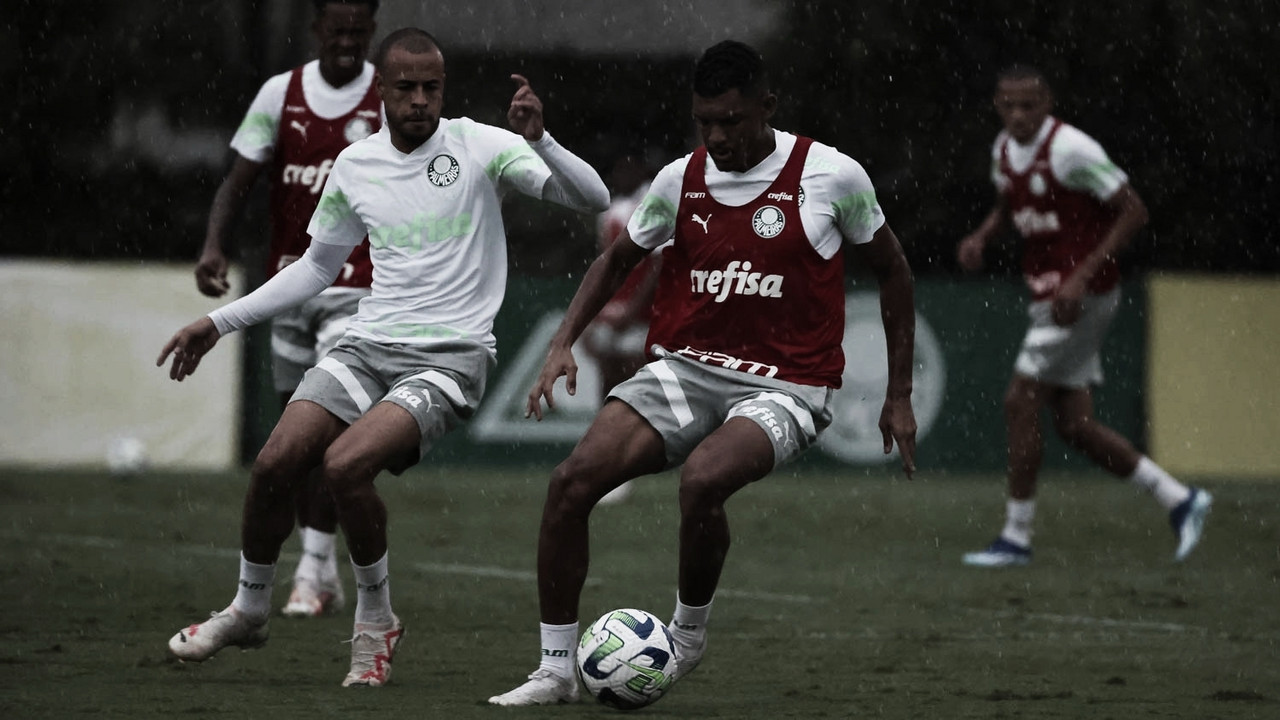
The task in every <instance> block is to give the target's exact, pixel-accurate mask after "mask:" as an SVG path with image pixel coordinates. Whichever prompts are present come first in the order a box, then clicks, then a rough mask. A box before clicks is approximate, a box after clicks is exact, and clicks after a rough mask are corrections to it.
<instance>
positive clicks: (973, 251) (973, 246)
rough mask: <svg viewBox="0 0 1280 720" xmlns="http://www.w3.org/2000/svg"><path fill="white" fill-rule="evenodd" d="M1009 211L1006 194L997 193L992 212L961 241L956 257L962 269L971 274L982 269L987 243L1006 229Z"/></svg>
mask: <svg viewBox="0 0 1280 720" xmlns="http://www.w3.org/2000/svg"><path fill="white" fill-rule="evenodd" d="M1008 210H1009V203H1008V201H1007V200H1006V199H1005V197H1004V193H996V199H995V202H994V203H993V204H992V206H991V211H990V212H988V213H987V216H986V217H985V218H983V220H982V223H981V224H979V225H978V227H977V229H976V230H974V231H973V232H971V233H969V234H968V235H966V236H965V238H964V239H963V240H961V241H960V245H959V247H957V248H956V257H957V259H958V260H959V261H960V267H961V268H963V269H965V270H968V271H969V272H973V271H976V270H981V269H982V266H983V260H982V253H983V252H984V251H985V250H986V249H987V243H988V242H990V241H991V238H993V237H995V235H996V233H998V232H999V231H1000V228H1002V227H1004V220H1005V216H1006V215H1007V214H1008Z"/></svg>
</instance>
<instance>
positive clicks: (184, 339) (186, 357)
mask: <svg viewBox="0 0 1280 720" xmlns="http://www.w3.org/2000/svg"><path fill="white" fill-rule="evenodd" d="M219 337H221V335H220V334H219V333H218V328H217V327H215V326H214V324H213V320H212V319H210V318H209V316H208V315H205V316H204V317H202V318H200V319H199V320H196V321H195V322H193V323H191V324H190V325H188V326H186V327H184V328H182V329H181V330H179V331H178V332H177V333H175V334H174V336H173V337H171V338H169V342H167V343H165V345H164V349H163V350H161V351H160V357H159V358H157V359H156V367H162V366H163V365H164V361H165V360H166V359H168V357H169V354H170V353H172V354H173V365H171V366H170V367H169V377H170V378H171V379H173V380H177V381H178V382H182V381H183V380H184V379H185V378H186V377H187V376H188V375H190V374H192V373H194V372H195V371H196V368H197V367H199V366H200V359H201V358H203V357H204V356H205V355H206V354H207V353H208V352H209V351H210V350H212V349H213V346H214V345H215V344H217V342H218V338H219Z"/></svg>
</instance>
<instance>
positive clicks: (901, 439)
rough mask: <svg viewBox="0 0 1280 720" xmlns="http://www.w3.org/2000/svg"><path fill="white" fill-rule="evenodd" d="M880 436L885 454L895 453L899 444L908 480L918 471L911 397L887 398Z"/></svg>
mask: <svg viewBox="0 0 1280 720" xmlns="http://www.w3.org/2000/svg"><path fill="white" fill-rule="evenodd" d="M880 434H881V435H882V436H883V437H884V454H885V455H888V454H889V453H891V452H893V444H894V443H895V442H896V443H897V444H898V454H899V455H901V456H902V470H903V472H905V473H906V474H907V479H908V480H910V479H911V476H912V475H913V474H914V473H915V471H916V413H915V410H913V409H912V408H911V397H910V396H906V397H896V398H895V397H888V398H885V401H884V407H883V408H882V409H881V410H880Z"/></svg>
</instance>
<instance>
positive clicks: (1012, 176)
mask: <svg viewBox="0 0 1280 720" xmlns="http://www.w3.org/2000/svg"><path fill="white" fill-rule="evenodd" d="M1052 106H1053V97H1052V94H1051V92H1050V90H1049V85H1048V83H1047V82H1046V81H1045V78H1044V76H1043V75H1041V74H1040V72H1038V71H1037V70H1034V69H1032V68H1028V67H1022V66H1018V67H1014V68H1011V69H1009V70H1007V71H1005V72H1003V73H1002V74H1001V75H1000V76H999V78H998V80H997V83H996V94H995V108H996V112H997V113H998V114H999V116H1000V120H1001V122H1002V123H1003V124H1004V129H1003V130H1002V131H1001V132H1000V134H999V136H998V137H997V138H996V142H995V146H994V147H993V149H992V154H991V157H992V180H993V182H994V183H995V186H996V200H995V205H994V207H993V208H992V209H991V212H990V213H989V214H988V215H987V217H986V219H984V220H983V221H982V224H981V225H980V226H979V227H978V228H977V229H976V230H975V231H974V232H973V233H972V234H970V235H969V236H968V237H966V238H964V240H962V241H961V242H960V246H959V260H960V265H961V267H963V268H964V269H966V270H977V269H979V268H981V267H982V254H983V251H984V249H985V248H986V246H987V243H988V242H989V241H990V240H991V238H992V237H994V236H995V235H996V234H997V233H998V232H999V231H1000V230H1001V229H1002V228H1003V227H1005V226H1006V224H1008V225H1012V226H1013V228H1014V230H1015V231H1016V232H1017V234H1018V236H1019V238H1020V240H1021V246H1022V247H1021V250H1022V270H1023V276H1024V277H1025V278H1026V282H1027V287H1028V290H1029V292H1030V295H1031V304H1030V306H1029V308H1028V314H1029V315H1030V318H1031V325H1030V327H1029V328H1028V330H1027V334H1026V337H1025V338H1024V339H1023V341H1022V349H1021V351H1020V352H1019V354H1018V359H1017V361H1016V363H1015V365H1014V370H1013V379H1012V380H1010V381H1009V387H1008V390H1007V391H1006V392H1005V398H1004V415H1005V425H1006V429H1007V433H1008V443H1009V448H1008V452H1009V463H1008V468H1009V470H1008V493H1009V497H1008V500H1007V504H1006V519H1005V525H1004V528H1003V529H1002V530H1001V532H1000V534H999V535H998V536H997V537H996V539H995V540H994V541H993V542H992V543H991V544H990V545H989V546H987V547H986V548H985V549H983V550H981V551H978V552H971V553H967V554H966V555H965V556H964V558H963V559H964V563H965V564H966V565H973V566H979V567H1008V566H1016V565H1026V564H1027V563H1029V562H1030V561H1031V534H1032V523H1033V520H1034V518H1035V512H1036V501H1035V491H1036V477H1037V474H1038V473H1039V470H1040V460H1041V455H1042V453H1043V444H1044V438H1043V435H1042V434H1041V429H1040V414H1041V410H1042V409H1043V408H1045V407H1046V406H1047V407H1048V408H1049V410H1050V412H1051V414H1052V417H1053V424H1054V428H1055V429H1056V430H1057V431H1058V434H1059V435H1061V436H1062V438H1063V439H1064V440H1065V441H1066V442H1067V444H1069V445H1070V446H1071V447H1073V448H1075V449H1076V450H1078V451H1080V452H1082V453H1084V454H1085V455H1086V456H1088V457H1089V459H1091V460H1093V462H1095V463H1096V464H1097V465H1099V466H1100V467H1102V468H1103V469H1105V470H1106V471H1108V472H1110V473H1111V474H1113V475H1115V476H1117V477H1121V478H1126V479H1127V480H1129V481H1130V482H1132V483H1133V484H1135V485H1137V486H1138V487H1141V488H1143V489H1144V490H1146V491H1148V492H1150V493H1151V494H1152V496H1153V497H1154V498H1155V499H1156V501H1157V502H1158V503H1159V504H1160V505H1161V506H1162V507H1163V508H1164V509H1165V510H1166V511H1167V512H1168V516H1169V523H1170V525H1171V526H1172V528H1173V532H1174V535H1175V536H1176V538H1177V547H1176V549H1175V550H1174V559H1175V560H1183V559H1184V558H1186V557H1187V555H1188V554H1189V553H1190V552H1191V551H1192V550H1193V549H1194V548H1195V546H1196V544H1197V543H1198V542H1199V541H1200V535H1201V531H1202V528H1203V525H1204V519H1205V516H1206V515H1207V514H1208V512H1209V507H1210V504H1211V503H1212V501H1213V499H1212V497H1211V496H1210V495H1209V493H1207V492H1205V491H1204V490H1201V489H1198V488H1192V487H1187V486H1185V485H1183V484H1182V483H1180V482H1178V481H1177V480H1175V479H1174V478H1173V477H1172V476H1170V475H1169V473H1167V472H1165V471H1164V470H1163V469H1162V468H1161V467H1160V466H1159V465H1156V464H1155V462H1153V461H1152V460H1151V459H1150V458H1148V457H1147V456H1145V455H1143V454H1142V453H1141V452H1139V451H1138V450H1137V449H1136V448H1134V446H1133V444H1132V443H1130V442H1129V441H1128V440H1126V439H1125V438H1123V437H1121V436H1120V435H1119V434H1118V433H1116V432H1115V431H1114V430H1112V429H1111V428H1109V427H1107V426H1105V425H1103V424H1102V423H1100V422H1099V421H1098V420H1097V419H1096V418H1095V417H1094V415H1093V394H1092V386H1094V385H1096V384H1099V383H1101V382H1102V361H1101V358H1100V356H1099V349H1100V348H1101V346H1102V340H1103V338H1104V337H1105V335H1106V331H1107V328H1108V326H1109V325H1110V324H1111V320H1112V318H1113V317H1114V316H1115V313H1116V309H1117V308H1118V307H1119V304H1120V287H1119V282H1120V273H1119V270H1118V268H1117V265H1116V257H1117V256H1118V255H1119V254H1120V252H1121V251H1122V250H1123V249H1124V248H1125V247H1126V246H1127V245H1128V244H1129V241H1130V239H1131V238H1132V237H1133V235H1134V234H1135V233H1136V232H1137V231H1138V230H1140V229H1141V228H1142V226H1143V225H1145V224H1146V222H1147V209H1146V206H1145V205H1144V204H1143V202H1142V199H1141V198H1140V197H1138V193H1137V192H1135V191H1134V189H1133V187H1132V186H1130V185H1129V178H1128V176H1127V175H1125V173H1124V172H1123V171H1122V170H1120V169H1119V168H1117V167H1116V166H1115V164H1113V163H1112V162H1111V160H1110V159H1109V158H1108V157H1107V154H1106V152H1104V151H1103V149H1102V146H1100V145H1099V144H1098V143H1097V142H1095V141H1094V140H1093V138H1090V137H1089V136H1088V135H1085V134H1084V133H1083V132H1081V131H1080V130H1078V129H1076V128H1074V127H1072V126H1070V125H1068V124H1066V123H1064V122H1062V121H1061V120H1059V119H1058V118H1056V117H1053V116H1052V115H1050V114H1049V113H1050V110H1051V109H1052Z"/></svg>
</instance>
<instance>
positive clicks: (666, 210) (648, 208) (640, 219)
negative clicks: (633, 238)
mask: <svg viewBox="0 0 1280 720" xmlns="http://www.w3.org/2000/svg"><path fill="white" fill-rule="evenodd" d="M631 217H632V220H633V221H634V222H635V223H636V227H637V228H638V229H639V230H640V232H642V233H648V232H649V231H652V230H662V231H670V230H673V229H675V226H676V206H675V205H672V204H671V202H670V201H669V200H667V199H666V198H663V197H659V196H657V195H645V197H644V200H643V201H641V202H640V206H639V207H637V208H636V210H635V212H634V213H632V215H631Z"/></svg>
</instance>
